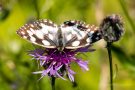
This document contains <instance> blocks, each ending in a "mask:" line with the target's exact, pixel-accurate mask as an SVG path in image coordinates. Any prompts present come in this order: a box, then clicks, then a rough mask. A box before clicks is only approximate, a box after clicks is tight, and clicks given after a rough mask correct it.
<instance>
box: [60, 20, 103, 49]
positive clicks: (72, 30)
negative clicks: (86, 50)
mask: <svg viewBox="0 0 135 90" xmlns="http://www.w3.org/2000/svg"><path fill="white" fill-rule="evenodd" d="M61 29H62V34H63V36H64V43H65V48H67V49H77V48H81V47H85V46H88V45H90V44H92V43H93V42H95V41H98V40H100V39H101V37H100V33H99V32H98V31H99V30H98V28H97V27H95V26H90V25H88V24H85V23H84V22H82V21H66V22H64V24H62V25H61Z"/></svg>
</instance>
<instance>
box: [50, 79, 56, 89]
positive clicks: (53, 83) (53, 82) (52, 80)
mask: <svg viewBox="0 0 135 90" xmlns="http://www.w3.org/2000/svg"><path fill="white" fill-rule="evenodd" d="M55 79H56V78H55V77H52V78H51V86H52V90H55Z"/></svg>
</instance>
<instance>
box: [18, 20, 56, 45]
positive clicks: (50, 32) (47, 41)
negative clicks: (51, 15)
mask: <svg viewBox="0 0 135 90" xmlns="http://www.w3.org/2000/svg"><path fill="white" fill-rule="evenodd" d="M57 31H58V26H57V25H56V24H54V23H53V22H52V21H50V20H47V19H41V20H37V21H35V22H32V23H28V24H25V25H24V26H22V27H21V28H20V29H19V30H18V31H17V34H18V35H20V36H21V37H22V38H24V39H27V40H28V41H30V42H31V43H33V44H36V45H39V46H42V47H45V48H56V46H57V42H58V41H57V37H56V36H57V35H56V34H57Z"/></svg>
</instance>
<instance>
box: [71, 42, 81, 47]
mask: <svg viewBox="0 0 135 90" xmlns="http://www.w3.org/2000/svg"><path fill="white" fill-rule="evenodd" d="M79 44H80V41H74V42H73V43H72V46H74V47H75V46H79Z"/></svg>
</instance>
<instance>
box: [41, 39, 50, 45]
mask: <svg viewBox="0 0 135 90" xmlns="http://www.w3.org/2000/svg"><path fill="white" fill-rule="evenodd" d="M42 43H43V44H44V45H47V46H49V45H50V43H49V42H48V41H47V40H43V41H42Z"/></svg>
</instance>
